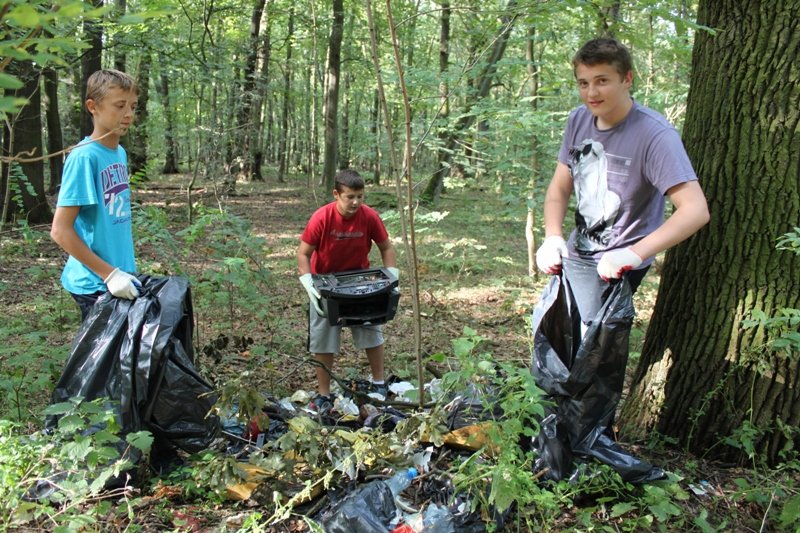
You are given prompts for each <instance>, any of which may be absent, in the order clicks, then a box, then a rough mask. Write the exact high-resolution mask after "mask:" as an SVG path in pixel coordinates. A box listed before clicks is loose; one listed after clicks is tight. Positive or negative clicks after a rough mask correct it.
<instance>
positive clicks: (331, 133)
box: [322, 0, 344, 191]
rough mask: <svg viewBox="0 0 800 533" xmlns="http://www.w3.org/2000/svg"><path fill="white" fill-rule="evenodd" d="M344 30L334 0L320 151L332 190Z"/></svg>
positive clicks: (340, 7)
mask: <svg viewBox="0 0 800 533" xmlns="http://www.w3.org/2000/svg"><path fill="white" fill-rule="evenodd" d="M343 33H344V5H343V0H333V24H332V26H331V35H330V39H329V40H328V60H327V62H326V65H327V68H326V69H325V101H324V105H323V109H322V120H323V123H324V128H325V141H324V144H325V151H324V153H323V157H322V159H323V161H322V165H323V170H322V181H323V183H324V184H325V188H326V189H327V190H329V191H330V190H333V181H334V177H335V174H336V156H337V152H338V150H337V143H338V133H339V132H338V131H337V124H338V119H337V117H338V112H339V78H340V71H341V62H342V34H343Z"/></svg>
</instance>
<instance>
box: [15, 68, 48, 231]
mask: <svg viewBox="0 0 800 533" xmlns="http://www.w3.org/2000/svg"><path fill="white" fill-rule="evenodd" d="M18 66H19V69H18V71H17V72H14V74H15V75H16V76H17V78H19V80H20V81H22V82H23V86H22V87H21V88H19V89H18V90H17V91H15V94H14V96H15V97H17V98H25V99H27V100H28V103H27V104H25V105H24V106H23V107H22V109H21V110H20V112H19V114H17V115H16V117H15V118H14V121H13V122H12V123H11V128H12V133H11V136H10V139H13V142H11V143H10V145H9V151H10V153H11V155H12V156H17V157H19V158H20V159H22V160H25V159H33V160H34V161H30V162H23V163H21V164H19V166H18V167H17V166H16V165H17V163H13V164H12V167H11V169H10V172H9V174H8V182H9V184H10V187H9V188H8V189H7V190H8V191H9V192H10V193H11V196H10V197H4V198H3V200H4V202H5V203H6V204H7V209H6V205H4V209H3V212H4V214H5V215H6V216H5V217H4V218H3V221H4V222H8V221H11V220H14V219H17V220H20V219H22V220H25V221H27V222H28V223H29V224H40V223H47V222H50V221H51V220H52V212H51V211H50V206H49V205H48V203H47V198H46V196H45V193H44V161H43V160H42V158H41V156H42V114H41V112H42V98H41V94H42V93H41V91H40V90H39V71H38V70H37V69H36V68H35V67H34V66H33V64H32V63H31V62H29V61H25V62H21V63H19V64H18Z"/></svg>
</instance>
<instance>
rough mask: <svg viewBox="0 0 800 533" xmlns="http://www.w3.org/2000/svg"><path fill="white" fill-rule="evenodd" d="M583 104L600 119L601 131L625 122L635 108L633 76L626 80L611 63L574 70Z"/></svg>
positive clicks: (626, 77)
mask: <svg viewBox="0 0 800 533" xmlns="http://www.w3.org/2000/svg"><path fill="white" fill-rule="evenodd" d="M575 79H576V81H577V82H578V90H579V91H580V95H581V100H583V103H584V104H586V107H587V108H588V109H589V111H591V113H592V114H593V115H594V116H595V117H597V119H598V127H600V128H604V127H605V128H608V127H611V126H613V125H614V124H616V123H617V122H619V121H620V120H622V119H623V118H625V116H626V115H627V114H628V111H629V110H630V107H631V105H632V102H633V101H632V100H631V95H630V89H631V83H632V82H633V72H630V71H629V72H628V73H627V74H625V75H624V76H621V75H620V73H619V72H618V71H617V69H616V68H614V66H613V65H610V64H608V63H600V64H597V65H584V64H580V65H578V66H577V67H575Z"/></svg>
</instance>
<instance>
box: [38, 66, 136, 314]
mask: <svg viewBox="0 0 800 533" xmlns="http://www.w3.org/2000/svg"><path fill="white" fill-rule="evenodd" d="M137 102H138V92H137V89H136V82H135V80H134V79H133V78H132V77H131V76H129V75H128V74H125V73H123V72H119V71H117V70H99V71H97V72H95V73H94V74H92V75H91V76H90V77H89V79H88V80H87V82H86V110H87V111H88V112H89V114H91V115H92V121H93V123H94V130H93V131H92V134H91V136H89V137H86V138H85V139H84V140H83V141H81V143H80V144H79V145H78V146H77V147H76V148H75V149H74V150H73V151H72V152H71V153H70V154H69V156H68V157H67V160H66V162H65V164H64V172H63V175H62V179H61V190H60V191H59V195H58V202H57V204H56V212H55V215H54V217H53V225H52V228H51V230H50V236H51V237H52V239H53V240H54V241H55V242H56V243H57V244H58V245H59V246H60V247H61V248H62V249H63V250H64V251H65V252H67V253H68V254H69V259H68V260H67V264H66V266H65V267H64V271H63V273H62V274H61V284H62V285H63V286H64V288H65V289H66V290H68V291H69V292H70V294H72V297H73V298H74V299H75V301H76V302H77V304H78V307H80V310H81V320H83V319H84V318H86V315H87V314H88V313H89V310H90V309H91V307H92V306H93V305H94V303H95V302H96V301H97V299H98V298H99V297H100V295H101V294H103V293H104V292H105V291H106V290H108V291H109V292H110V293H111V294H113V295H114V296H116V297H118V298H126V299H129V300H132V299H134V298H136V297H137V296H139V291H138V290H137V287H138V286H139V282H138V280H137V279H136V278H135V277H134V276H133V275H132V274H133V273H135V272H136V256H135V254H134V250H133V232H132V225H131V191H130V187H129V181H128V156H127V154H126V153H125V149H124V148H122V146H120V145H119V140H120V137H122V136H123V135H125V134H126V133H127V132H128V128H130V126H131V124H132V123H133V118H134V112H135V111H136V104H137Z"/></svg>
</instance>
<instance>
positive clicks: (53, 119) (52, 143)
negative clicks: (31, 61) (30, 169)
mask: <svg viewBox="0 0 800 533" xmlns="http://www.w3.org/2000/svg"><path fill="white" fill-rule="evenodd" d="M43 76H44V94H45V97H46V101H45V105H46V108H45V109H46V111H45V117H46V119H47V153H48V154H55V153H58V152H60V151H61V150H63V149H64V139H63V138H62V136H61V116H60V115H59V113H58V72H57V71H56V70H55V69H54V68H49V67H48V68H46V69H44V72H43ZM48 165H49V168H50V184H49V186H48V188H47V192H48V193H50V194H55V192H56V191H57V190H58V187H59V186H60V185H61V172H62V171H63V169H64V157H63V156H62V155H58V156H56V157H51V158H50V159H48Z"/></svg>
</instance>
